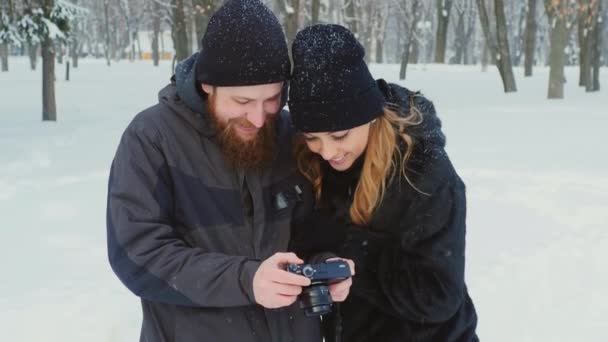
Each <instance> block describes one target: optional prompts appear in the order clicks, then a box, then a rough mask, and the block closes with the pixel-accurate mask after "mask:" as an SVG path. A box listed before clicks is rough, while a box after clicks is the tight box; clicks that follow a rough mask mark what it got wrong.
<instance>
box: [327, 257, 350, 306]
mask: <svg viewBox="0 0 608 342" xmlns="http://www.w3.org/2000/svg"><path fill="white" fill-rule="evenodd" d="M335 260H343V261H346V263H348V266H349V267H350V277H348V278H347V279H344V280H342V281H341V282H339V283H334V284H331V285H329V294H330V295H331V300H333V301H334V302H343V301H345V300H346V297H348V294H349V293H350V286H351V285H352V284H353V278H352V276H354V275H355V263H354V262H353V261H352V260H350V259H344V258H331V259H327V260H326V261H335Z"/></svg>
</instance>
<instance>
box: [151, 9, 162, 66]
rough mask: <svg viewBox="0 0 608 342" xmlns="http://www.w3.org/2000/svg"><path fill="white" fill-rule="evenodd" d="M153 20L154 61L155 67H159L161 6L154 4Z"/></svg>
mask: <svg viewBox="0 0 608 342" xmlns="http://www.w3.org/2000/svg"><path fill="white" fill-rule="evenodd" d="M152 15H153V19H152V30H153V31H152V61H153V63H154V66H158V62H159V60H160V53H159V51H158V40H159V35H160V4H159V3H158V2H156V1H155V2H154V13H153V14H152Z"/></svg>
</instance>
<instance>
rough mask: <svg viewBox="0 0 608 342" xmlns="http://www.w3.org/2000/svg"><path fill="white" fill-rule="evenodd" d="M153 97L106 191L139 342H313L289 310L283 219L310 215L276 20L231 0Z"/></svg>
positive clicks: (254, 0)
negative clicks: (136, 311) (137, 304)
mask: <svg viewBox="0 0 608 342" xmlns="http://www.w3.org/2000/svg"><path fill="white" fill-rule="evenodd" d="M202 45H203V47H202V49H201V51H200V52H199V53H196V54H195V55H193V56H192V57H190V58H189V59H187V60H185V61H183V62H182V63H180V64H179V65H178V67H177V68H176V72H175V75H174V76H173V77H172V79H171V83H170V84H169V85H168V86H166V87H165V88H164V89H162V90H161V91H160V93H159V103H158V104H156V105H154V106H152V107H150V108H148V109H146V110H144V111H143V112H141V113H139V114H138V115H137V116H136V117H135V118H134V119H133V121H132V122H131V123H130V124H129V126H128V127H127V129H126V130H125V132H124V134H123V136H122V139H121V141H120V144H119V146H118V150H117V152H116V155H115V158H114V161H113V163H112V168H111V171H110V179H109V186H108V206H107V239H108V255H109V260H110V265H111V266H112V269H113V270H114V272H115V273H116V275H117V276H118V278H119V279H120V280H121V281H122V282H123V284H124V285H125V286H126V287H127V288H128V289H129V290H131V291H132V292H133V293H135V294H136V295H137V296H139V297H140V298H141V305H142V309H143V310H142V311H143V324H142V329H141V339H140V340H141V341H148V342H161V341H163V342H168V341H180V342H189V341H240V342H249V341H251V342H253V341H264V342H265V341H296V342H298V341H302V342H308V341H315V342H316V341H321V337H320V336H321V335H320V327H319V321H318V319H313V318H307V317H305V315H304V314H303V311H302V310H300V308H299V307H298V306H297V304H294V302H295V301H296V297H297V295H298V294H299V293H300V292H301V290H302V287H303V286H307V285H309V284H310V280H309V279H308V278H306V277H304V276H299V275H296V274H292V273H288V272H287V271H285V265H286V264H288V263H302V260H300V259H299V258H298V257H297V256H296V255H294V254H293V253H286V251H287V247H288V242H289V238H290V224H291V221H292V219H293V218H295V217H298V215H306V214H307V213H308V212H310V210H311V209H312V196H311V195H310V193H311V191H310V185H308V184H307V182H306V181H305V180H304V179H303V178H302V177H301V176H300V175H299V174H298V173H297V171H296V167H295V164H294V162H293V159H292V155H291V149H292V147H291V141H292V135H293V131H292V128H291V121H290V118H289V114H288V113H287V112H285V111H283V110H282V107H283V106H284V104H285V94H286V91H285V90H286V81H287V80H288V77H289V72H290V62H289V57H288V52H287V45H286V40H285V36H284V34H283V31H282V29H281V26H280V24H279V22H278V20H277V18H276V17H275V16H274V15H273V14H272V12H271V11H270V10H269V9H268V8H267V7H266V6H264V5H263V4H262V2H261V1H258V0H229V1H227V3H226V4H225V5H224V6H223V7H222V8H221V9H219V10H218V12H217V13H216V14H215V15H214V16H213V17H212V18H211V20H210V22H209V25H208V28H207V31H206V34H205V36H204V38H203V41H202Z"/></svg>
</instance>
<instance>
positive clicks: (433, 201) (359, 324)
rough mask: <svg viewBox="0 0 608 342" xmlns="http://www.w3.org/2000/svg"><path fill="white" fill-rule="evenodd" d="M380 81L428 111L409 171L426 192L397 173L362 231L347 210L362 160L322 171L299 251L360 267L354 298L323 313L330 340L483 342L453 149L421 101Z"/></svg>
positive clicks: (297, 241) (300, 231)
mask: <svg viewBox="0 0 608 342" xmlns="http://www.w3.org/2000/svg"><path fill="white" fill-rule="evenodd" d="M378 85H379V86H380V88H381V89H382V91H383V92H384V94H385V97H386V99H387V101H388V102H389V103H392V104H394V105H396V106H397V107H398V108H399V110H400V112H402V113H408V112H409V108H410V105H411V104H412V103H413V105H415V106H416V107H417V108H418V109H419V110H420V111H421V112H422V113H423V117H424V121H423V122H422V124H420V125H418V126H415V127H411V128H410V129H409V130H408V133H409V134H410V135H411V136H412V137H413V139H414V151H413V154H412V155H411V157H410V160H409V162H408V164H407V175H408V178H409V180H410V182H411V183H412V184H413V185H415V186H416V188H417V189H418V190H420V191H418V190H416V189H414V188H413V187H412V186H411V185H410V184H409V183H408V181H407V180H406V179H405V178H404V177H396V178H395V180H393V181H392V183H390V184H389V185H388V187H387V190H386V194H385V196H384V199H383V201H382V203H381V204H380V206H379V207H377V208H376V210H375V212H374V214H373V217H372V219H371V221H370V223H369V225H367V226H365V227H361V226H356V225H354V224H352V223H351V221H350V219H349V216H348V210H349V208H350V205H351V203H352V193H353V192H354V189H355V187H356V185H357V182H358V180H359V175H360V171H361V166H362V161H363V157H361V158H360V159H359V160H358V161H356V162H355V164H354V165H353V166H352V167H351V168H350V169H349V170H348V171H346V172H337V171H334V170H333V169H331V167H329V166H328V165H324V166H323V170H324V171H323V172H324V178H323V191H322V201H321V204H320V205H319V208H318V209H317V210H316V211H315V212H314V213H313V214H312V215H311V216H309V217H308V218H306V219H304V220H300V221H298V222H296V223H295V224H294V226H293V229H294V234H293V239H292V241H291V248H292V249H293V250H294V251H295V252H296V253H298V254H299V255H301V256H303V257H306V258H313V260H314V261H319V258H320V257H322V258H326V257H327V256H329V255H331V254H335V255H337V256H340V257H344V258H350V259H353V260H354V262H355V268H356V275H355V276H354V277H353V285H352V287H351V290H350V295H349V297H348V298H347V300H346V301H345V302H344V303H342V304H340V305H339V308H336V310H334V312H333V313H332V315H330V316H327V317H324V322H325V324H324V325H325V335H326V339H327V341H335V340H336V341H337V340H339V339H336V335H339V336H338V337H341V338H342V339H341V341H344V342H356V341H370V342H371V341H383V342H385V341H386V342H388V341H417V342H423V341H429V342H430V341H432V342H472V341H478V338H477V336H476V333H475V328H476V324H477V315H476V312H475V308H474V306H473V303H472V301H471V299H470V297H469V295H468V293H467V288H466V285H465V281H464V267H465V216H466V199H465V186H464V184H463V182H462V181H461V179H460V178H459V177H458V175H457V173H456V171H455V170H454V168H453V166H452V164H451V163H450V160H449V158H448V156H447V154H446V152H445V150H444V147H445V137H444V135H443V133H442V132H441V122H440V120H439V119H438V118H437V116H436V113H435V109H434V107H433V105H432V103H431V102H430V101H428V100H427V99H425V98H424V97H423V96H422V95H420V94H418V93H413V92H410V91H409V90H407V89H405V88H402V87H399V86H397V85H394V84H390V85H389V84H387V83H386V82H384V81H383V80H379V81H378ZM401 147H402V148H405V146H401ZM397 165H398V164H397ZM327 252H330V253H331V254H327ZM338 310H339V311H340V314H341V317H338V315H336V312H337V311H338ZM339 319H341V324H340V322H336V321H337V320H339ZM336 329H341V333H340V330H338V332H336Z"/></svg>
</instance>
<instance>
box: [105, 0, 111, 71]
mask: <svg viewBox="0 0 608 342" xmlns="http://www.w3.org/2000/svg"><path fill="white" fill-rule="evenodd" d="M103 14H104V24H105V25H104V31H105V45H104V54H105V56H106V64H107V65H108V66H110V59H111V54H112V52H113V51H112V47H111V45H110V44H111V41H110V1H109V0H103Z"/></svg>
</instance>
